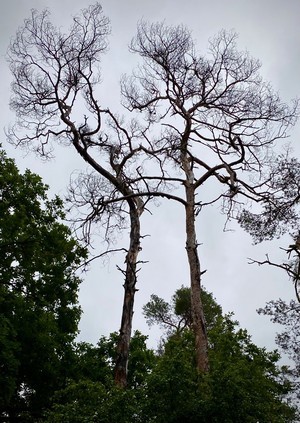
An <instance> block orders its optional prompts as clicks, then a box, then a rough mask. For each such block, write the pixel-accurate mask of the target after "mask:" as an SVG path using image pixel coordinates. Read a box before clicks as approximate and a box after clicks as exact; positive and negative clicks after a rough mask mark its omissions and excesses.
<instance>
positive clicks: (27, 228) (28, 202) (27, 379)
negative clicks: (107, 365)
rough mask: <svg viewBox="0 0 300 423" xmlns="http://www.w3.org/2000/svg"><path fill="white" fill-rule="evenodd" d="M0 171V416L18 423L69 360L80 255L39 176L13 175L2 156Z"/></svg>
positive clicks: (46, 397) (35, 411) (59, 382)
mask: <svg viewBox="0 0 300 423" xmlns="http://www.w3.org/2000/svg"><path fill="white" fill-rule="evenodd" d="M0 169H1V171H0V198H1V201H0V278H1V287H0V309H1V314H0V363H1V376H0V411H1V413H2V414H3V413H9V414H10V415H11V416H23V417H22V418H23V420H24V421H25V415H26V416H31V418H33V417H32V416H38V415H39V414H40V413H41V410H42V409H43V408H44V407H46V406H47V405H49V403H50V400H51V395H52V393H53V392H54V390H56V389H57V388H58V387H59V386H63V385H64V380H65V378H66V372H67V368H68V366H69V363H70V361H71V360H73V358H72V357H73V356H74V353H73V341H74V338H75V336H76V334H77V325H78V321H79V317H80V308H79V306H78V304H77V293H78V286H79V283H80V279H79V278H78V277H77V276H76V275H75V269H76V268H77V267H78V265H79V264H80V262H81V260H82V258H84V257H85V256H86V251H85V249H83V248H81V247H80V246H79V245H78V244H77V242H76V241H75V240H74V239H73V238H72V237H71V233H70V230H69V229H68V227H66V226H65V225H63V224H62V223H61V222H60V220H61V219H62V218H63V217H64V213H63V205H62V201H61V200H60V199H59V198H58V197H55V198H54V199H53V200H49V199H48V197H47V189H48V187H47V186H45V185H44V184H43V183H42V181H41V178H40V177H39V176H37V175H35V174H33V173H31V172H30V171H29V170H27V171H26V172H25V173H24V175H22V174H20V173H19V171H18V169H17V167H16V165H15V163H14V161H13V160H11V159H8V158H7V157H6V155H5V153H4V152H3V151H1V152H0ZM28 418H29V417H28ZM34 418H36V417H34Z"/></svg>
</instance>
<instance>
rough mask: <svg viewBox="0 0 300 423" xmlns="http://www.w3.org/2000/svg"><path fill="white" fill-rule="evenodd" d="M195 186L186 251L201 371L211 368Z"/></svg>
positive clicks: (190, 194) (189, 197)
mask: <svg viewBox="0 0 300 423" xmlns="http://www.w3.org/2000/svg"><path fill="white" fill-rule="evenodd" d="M194 196H195V192H194V187H193V186H188V184H187V186H186V200H187V205H186V252H187V256H188V262H189V267H190V283H191V306H192V325H193V331H194V335H195V349H196V362H197V369H198V370H199V371H201V372H207V371H208V370H209V364H208V342H207V333H206V325H205V318H204V312H203V305H202V300H201V270H200V261H199V256H198V251H197V247H198V244H197V240H196V228H195V206H194Z"/></svg>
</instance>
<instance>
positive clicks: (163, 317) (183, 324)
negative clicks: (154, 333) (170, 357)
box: [143, 286, 222, 334]
mask: <svg viewBox="0 0 300 423" xmlns="http://www.w3.org/2000/svg"><path fill="white" fill-rule="evenodd" d="M150 298H151V299H150V301H149V302H148V303H147V304H145V305H144V307H143V314H144V316H145V318H146V321H147V323H148V325H149V326H152V325H154V324H158V325H159V326H160V327H161V328H162V329H164V330H165V331H166V332H167V333H168V334H172V333H174V331H175V332H178V333H179V332H182V331H183V330H184V329H185V328H190V329H191V325H192V312H191V290H190V288H188V287H184V286H181V288H179V289H177V290H176V292H175V294H174V295H173V297H172V300H171V303H167V302H166V301H165V300H164V299H162V298H160V297H158V296H157V295H155V294H152V295H151V297H150ZM202 302H203V309H204V315H205V319H206V326H207V328H208V329H209V328H210V327H212V326H213V325H214V324H215V319H216V318H217V317H218V316H221V315H222V308H221V306H220V305H219V304H217V303H216V301H215V300H214V298H213V296H212V294H211V293H209V292H207V291H206V290H205V288H202Z"/></svg>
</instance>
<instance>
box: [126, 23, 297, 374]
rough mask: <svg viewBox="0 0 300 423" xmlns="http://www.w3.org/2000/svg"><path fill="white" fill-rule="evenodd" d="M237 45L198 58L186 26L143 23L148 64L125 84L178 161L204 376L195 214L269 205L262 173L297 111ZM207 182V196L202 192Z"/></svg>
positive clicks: (138, 46)
mask: <svg viewBox="0 0 300 423" xmlns="http://www.w3.org/2000/svg"><path fill="white" fill-rule="evenodd" d="M235 41H236V34H234V33H231V32H229V33H228V32H225V31H222V32H220V33H219V34H218V35H217V36H216V37H215V38H214V39H212V40H211V41H210V43H209V49H208V57H207V58H206V57H204V56H201V55H198V54H197V53H196V50H195V46H194V43H193V40H192V37H191V34H190V32H189V31H188V30H187V29H186V28H185V27H183V26H176V27H169V26H167V25H165V24H164V23H157V24H147V23H145V22H141V23H140V24H139V25H138V31H137V35H136V37H135V38H134V39H133V41H132V43H131V46H130V48H131V51H132V52H134V53H137V54H139V55H140V56H141V58H142V59H143V62H142V64H141V65H140V67H139V68H138V69H137V70H136V71H135V73H134V74H133V76H131V77H124V78H123V82H122V93H123V96H124V105H125V107H127V108H128V110H130V111H132V112H133V111H138V112H145V113H144V119H145V120H146V121H147V122H148V124H149V128H150V130H151V131H152V133H156V134H159V135H157V139H156V141H155V145H156V146H159V147H160V148H161V149H162V150H164V156H165V158H167V159H169V160H170V161H171V162H172V163H173V165H174V166H173V168H174V169H175V175H176V177H177V180H178V181H179V183H180V184H182V186H183V187H184V194H183V197H182V198H183V200H184V202H185V203H184V204H185V212H186V222H185V227H186V251H187V256H188V262H189V268H190V283H191V304H192V316H193V328H194V333H195V339H196V352H197V367H198V369H199V370H201V371H207V370H208V357H207V336H206V328H205V320H204V315H203V305H202V303H201V295H200V294H201V274H202V273H203V272H202V271H201V268H200V261H199V257H198V252H197V247H198V243H197V238H196V227H195V219H196V216H197V214H198V213H199V211H200V210H201V208H202V207H203V206H205V205H207V204H212V203H214V202H216V201H218V200H219V199H223V207H224V211H226V213H227V214H228V217H229V218H230V217H236V213H237V210H238V207H236V206H238V205H239V203H238V201H237V198H241V197H242V196H243V197H244V198H246V199H248V200H249V201H252V200H253V201H256V202H264V201H269V196H268V184H267V182H268V177H266V176H265V172H264V168H265V166H268V164H269V162H270V161H271V160H272V148H273V147H274V146H275V143H276V140H278V139H281V138H285V137H286V136H287V132H286V131H287V130H288V128H289V127H290V126H291V125H292V124H293V123H294V122H295V119H296V116H297V113H298V111H297V107H298V105H297V102H295V103H294V104H293V105H292V106H291V107H288V106H287V105H286V104H284V103H282V102H281V101H280V98H279V96H278V95H277V94H276V93H275V92H274V91H273V90H272V88H271V86H270V85H269V84H267V83H265V82H264V81H263V80H262V78H261V77H260V76H259V73H258V71H259V68H260V64H259V62H258V61H256V60H254V59H252V58H251V57H249V55H248V53H246V52H239V51H238V50H237V48H236V42H235ZM178 175H179V176H178ZM180 175H181V176H180ZM169 176H170V179H172V174H170V175H169ZM174 179H175V178H174ZM208 181H210V190H209V193H208V194H207V191H204V190H203V189H202V188H203V187H204V186H205V184H206V183H207V182H208ZM213 182H216V183H217V184H213ZM200 189H202V191H201V192H202V193H203V194H202V198H200V199H199V197H197V193H198V192H199V190H200Z"/></svg>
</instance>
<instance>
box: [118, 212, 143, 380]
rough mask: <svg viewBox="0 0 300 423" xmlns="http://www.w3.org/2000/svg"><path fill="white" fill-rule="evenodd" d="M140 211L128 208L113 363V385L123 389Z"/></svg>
mask: <svg viewBox="0 0 300 423" xmlns="http://www.w3.org/2000/svg"><path fill="white" fill-rule="evenodd" d="M139 215H140V211H139V210H138V208H137V207H136V206H135V205H132V206H131V208H130V223H131V229H130V246H129V250H128V253H127V255H126V260H125V263H126V270H125V283H124V300H123V311H122V319H121V328H120V335H119V341H118V345H117V358H116V363H115V372H114V377H115V383H116V385H117V386H120V387H125V386H126V384H127V367H128V358H129V349H130V339H131V330H132V319H133V307H134V296H135V292H136V291H137V289H136V282H137V258H138V254H139V251H140V237H141V236H140V218H139Z"/></svg>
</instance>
